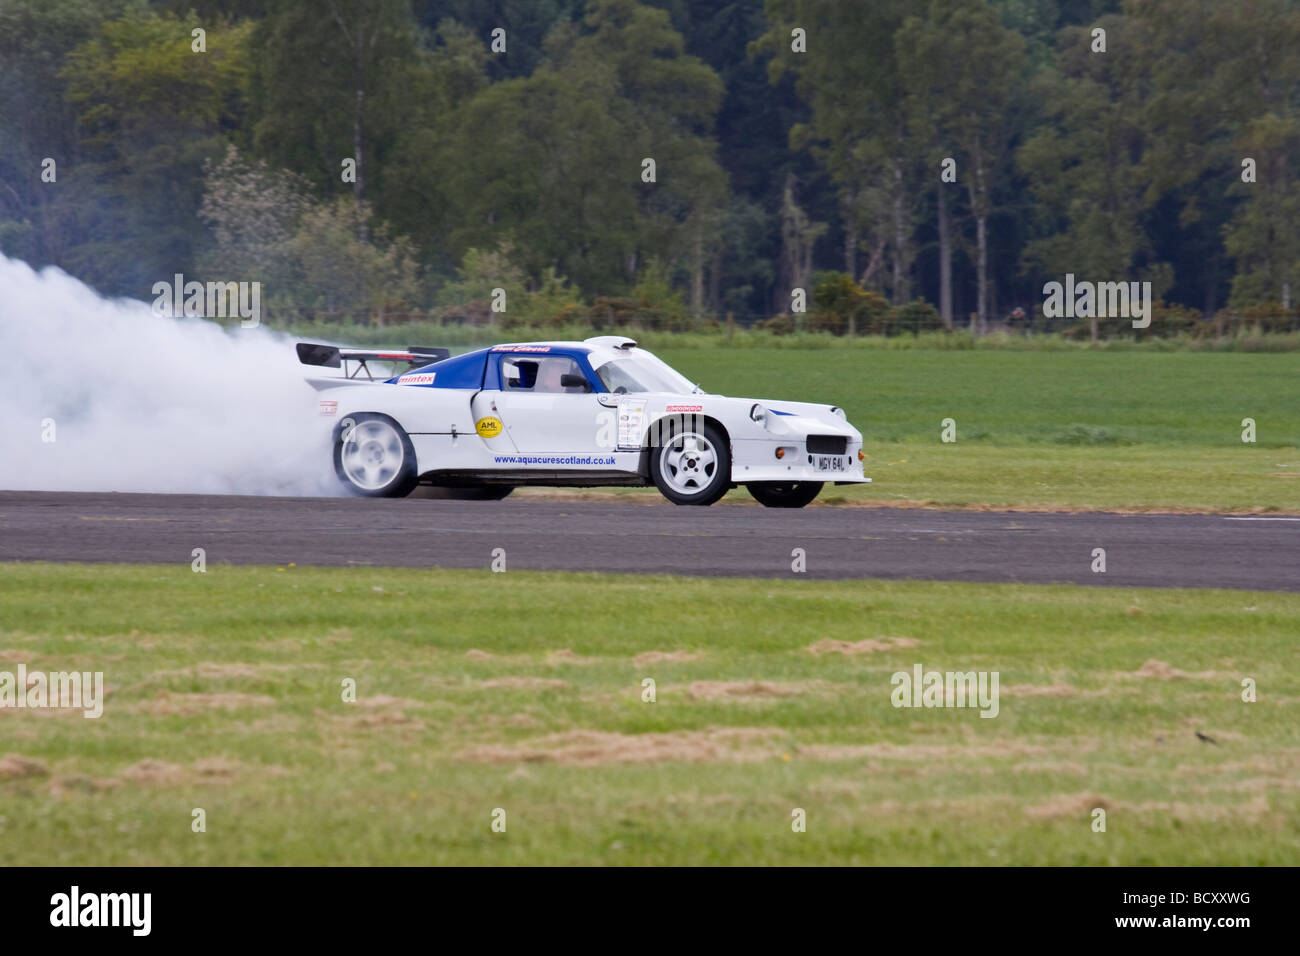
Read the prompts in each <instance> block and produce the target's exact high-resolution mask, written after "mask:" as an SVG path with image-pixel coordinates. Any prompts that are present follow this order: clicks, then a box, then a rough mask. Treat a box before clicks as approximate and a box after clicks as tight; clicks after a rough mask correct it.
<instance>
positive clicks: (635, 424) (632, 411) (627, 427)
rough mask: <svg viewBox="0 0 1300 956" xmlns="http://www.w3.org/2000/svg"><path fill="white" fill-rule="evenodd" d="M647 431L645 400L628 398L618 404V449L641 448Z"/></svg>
mask: <svg viewBox="0 0 1300 956" xmlns="http://www.w3.org/2000/svg"><path fill="white" fill-rule="evenodd" d="M644 431H645V399H643V398H628V399H624V400H623V401H621V402H619V403H618V447H619V448H639V447H640V446H641V436H642V434H643V433H644Z"/></svg>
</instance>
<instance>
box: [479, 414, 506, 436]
mask: <svg viewBox="0 0 1300 956" xmlns="http://www.w3.org/2000/svg"><path fill="white" fill-rule="evenodd" d="M474 430H475V431H476V432H478V433H479V434H480V435H482V436H483V437H484V438H496V437H497V435H500V434H501V419H499V418H495V417H493V416H491V415H489V416H488V417H487V418H480V419H479V420H478V421H476V422H475V423H474Z"/></svg>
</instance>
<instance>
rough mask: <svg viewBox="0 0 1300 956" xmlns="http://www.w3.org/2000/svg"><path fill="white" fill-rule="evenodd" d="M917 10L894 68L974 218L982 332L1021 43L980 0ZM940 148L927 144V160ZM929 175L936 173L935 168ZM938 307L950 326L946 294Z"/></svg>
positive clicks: (943, 0) (933, 1)
mask: <svg viewBox="0 0 1300 956" xmlns="http://www.w3.org/2000/svg"><path fill="white" fill-rule="evenodd" d="M924 10H925V16H924V17H920V16H911V17H909V18H908V19H907V21H906V22H905V23H904V24H903V26H902V28H901V29H900V30H899V32H898V35H897V37H896V40H895V43H896V46H897V49H898V62H899V68H900V69H901V70H902V71H903V73H904V75H905V76H906V77H907V82H908V86H909V94H910V98H911V102H912V104H913V110H914V111H915V112H917V113H920V114H928V115H929V117H930V123H931V124H932V128H933V129H934V130H935V131H936V132H937V133H938V135H939V141H941V142H942V141H944V140H946V141H947V142H948V150H949V151H948V152H947V153H946V155H947V156H949V157H952V158H953V159H955V160H956V161H957V163H956V170H957V180H958V182H964V183H965V184H966V192H967V196H968V197H969V200H970V213H971V216H972V218H973V219H974V221H975V245H976V266H975V275H976V282H977V284H978V289H977V292H976V296H975V302H976V320H977V322H978V332H979V334H981V335H982V334H984V333H985V332H987V331H988V324H989V292H988V282H989V264H988V258H989V238H988V222H989V217H990V216H991V215H992V213H993V211H994V191H995V189H996V187H997V184H998V182H999V180H1000V179H1001V177H1002V176H1003V173H1004V168H1005V164H1006V161H1007V158H1008V155H1009V151H1010V148H1011V142H1012V139H1013V137H1014V136H1015V135H1016V133H1017V132H1018V130H1017V129H1016V127H1015V125H1014V123H1013V120H1012V106H1013V102H1014V99H1015V97H1016V92H1017V87H1018V85H1019V84H1020V83H1021V81H1022V79H1023V76H1024V72H1025V66H1026V61H1025V57H1024V47H1025V44H1024V40H1023V38H1022V37H1021V36H1020V35H1019V34H1017V33H1015V32H1014V31H1012V30H1009V29H1007V28H1006V27H1004V26H1002V24H1001V23H1000V21H999V19H998V14H997V12H996V11H995V10H994V9H993V7H992V6H990V4H989V3H988V0H929V4H928V6H927V7H925V8H924ZM914 122H915V123H916V125H917V126H918V127H919V126H921V125H922V124H923V123H924V122H925V121H924V119H923V118H922V116H921V115H918V116H917V117H916V119H915V121H914ZM942 151H943V150H942V149H940V150H938V151H936V150H934V148H933V147H931V151H930V154H929V156H930V159H931V160H933V158H934V157H935V155H936V153H937V152H942ZM931 174H932V175H936V177H937V168H935V167H932V173H931ZM944 185H946V184H944V183H940V185H939V197H940V224H939V228H940V232H939V234H940V241H941V243H944V242H945V239H946V234H947V231H948V227H947V225H946V223H945V222H944V219H945V217H946V215H947V205H946V190H944V188H943V187H944ZM945 244H946V245H947V248H946V249H944V250H942V251H941V254H940V255H941V263H940V264H941V269H942V270H943V272H944V273H945V278H948V277H950V276H951V265H950V264H946V263H945V262H944V259H945V258H947V257H948V256H950V255H951V245H950V243H945ZM943 284H946V283H941V291H942V286H943ZM941 312H942V314H943V316H944V319H945V322H947V323H949V324H951V321H952V306H951V293H949V300H948V305H947V308H946V309H944V310H941Z"/></svg>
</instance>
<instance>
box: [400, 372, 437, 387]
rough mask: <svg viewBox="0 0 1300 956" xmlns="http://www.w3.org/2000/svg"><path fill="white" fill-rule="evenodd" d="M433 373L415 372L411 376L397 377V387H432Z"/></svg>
mask: <svg viewBox="0 0 1300 956" xmlns="http://www.w3.org/2000/svg"><path fill="white" fill-rule="evenodd" d="M433 375H434V373H433V372H416V373H414V374H411V375H399V376H397V384H398V385H432V384H433Z"/></svg>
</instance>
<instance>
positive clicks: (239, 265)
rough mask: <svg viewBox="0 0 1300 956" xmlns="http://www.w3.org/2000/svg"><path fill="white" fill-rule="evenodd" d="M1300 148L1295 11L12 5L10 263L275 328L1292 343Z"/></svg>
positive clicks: (4, 66) (1087, 1) (386, 3)
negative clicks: (225, 297) (1130, 307)
mask: <svg viewBox="0 0 1300 956" xmlns="http://www.w3.org/2000/svg"><path fill="white" fill-rule="evenodd" d="M1298 147H1300V2H1296V0H766V2H764V0H642V2H638V0H310V2H309V0H153V2H146V0H0V251H3V252H4V253H5V254H6V255H8V256H11V257H17V258H21V259H24V260H26V261H27V262H29V263H31V264H32V265H33V266H44V265H47V264H54V265H57V266H59V267H61V268H63V269H65V270H67V271H68V272H69V273H71V274H73V275H75V276H77V277H78V278H81V279H83V280H85V281H87V282H89V283H90V284H92V285H94V286H95V287H96V288H98V289H99V290H100V291H102V292H104V293H106V294H111V295H116V296H130V297H134V298H140V299H148V298H150V289H151V287H152V286H153V284H154V283H155V282H157V281H159V280H160V279H162V280H169V279H170V278H171V277H172V276H173V274H176V273H182V274H184V275H185V276H186V277H187V278H198V279H221V280H249V281H260V282H262V283H263V289H264V293H263V295H264V301H265V302H266V303H267V308H268V314H269V315H271V316H272V318H277V317H284V316H292V317H300V316H317V317H322V318H338V317H350V318H361V319H363V320H370V319H373V318H374V317H376V316H379V317H383V316H389V317H393V316H400V315H407V314H410V313H422V314H437V315H439V316H441V317H443V318H444V319H452V320H461V321H476V320H478V319H479V318H481V317H482V315H483V313H485V312H486V311H488V310H489V303H491V301H492V293H493V290H494V289H504V290H506V293H507V295H508V300H507V301H508V302H509V307H508V312H509V314H511V315H512V317H514V318H515V319H516V320H517V321H528V322H537V323H544V322H547V321H556V320H559V319H563V318H566V317H567V318H574V317H582V316H590V315H592V314H594V313H602V314H610V315H613V314H618V315H625V314H647V315H658V316H663V315H667V316H672V317H675V319H674V321H679V322H683V323H686V324H688V325H689V324H690V323H698V322H707V321H710V320H719V319H726V318H728V317H730V318H731V319H732V320H734V321H735V322H737V323H740V324H749V323H752V322H756V321H768V322H782V321H784V322H789V321H790V314H791V308H792V290H794V289H796V288H800V289H803V288H806V289H808V290H809V295H810V296H812V297H813V298H814V301H815V304H816V310H815V311H816V312H817V313H818V315H819V316H820V317H819V319H818V321H820V322H822V323H823V327H825V328H828V329H830V330H831V331H836V332H843V331H845V330H846V329H845V324H846V323H847V324H848V326H849V328H851V329H852V330H853V331H858V332H862V331H879V330H881V328H882V327H881V323H882V322H884V321H885V319H884V318H882V317H883V316H886V315H898V314H907V315H911V316H912V317H913V319H914V324H918V325H925V324H930V325H933V326H934V327H945V326H946V327H950V328H951V327H954V326H956V327H959V328H965V327H970V328H972V329H974V330H975V331H977V332H978V331H984V330H987V329H989V328H991V327H993V326H995V325H998V324H1008V323H1009V324H1013V325H1014V324H1015V322H1016V321H1023V322H1026V323H1032V322H1033V321H1034V319H1035V317H1036V316H1037V317H1039V318H1041V316H1042V303H1043V286H1044V284H1045V283H1046V282H1049V281H1052V280H1059V279H1061V278H1062V277H1063V276H1064V275H1065V274H1067V273H1071V274H1075V275H1078V276H1079V277H1081V278H1087V279H1092V280H1096V281H1115V282H1131V281H1139V280H1140V281H1149V282H1151V283H1152V290H1153V294H1154V296H1155V297H1157V298H1159V299H1161V300H1163V301H1164V302H1165V303H1168V304H1169V305H1168V307H1167V309H1166V312H1165V316H1166V318H1167V321H1168V322H1169V323H1171V324H1174V325H1176V324H1177V323H1178V322H1179V321H1183V322H1186V323H1194V322H1196V321H1204V320H1207V319H1209V318H1210V317H1212V316H1214V315H1215V314H1216V313H1219V312H1220V310H1223V309H1225V308H1227V307H1232V308H1234V309H1247V310H1248V309H1253V310H1254V314H1256V315H1259V314H1264V315H1270V316H1276V317H1281V319H1282V320H1283V321H1287V322H1291V323H1292V324H1294V319H1293V317H1294V315H1295V305H1294V296H1295V289H1296V288H1297V282H1298V281H1300V229H1297V228H1296V222H1297V221H1298V220H1300V148H1298ZM846 303H847V304H846ZM593 310H594V312H593ZM602 310H603V312H602ZM638 310H639V311H638ZM900 310H902V311H901V313H900ZM909 310H910V311H909ZM774 316H775V317H776V318H773V317H774ZM1179 317H1182V318H1181V319H1180V318H1179Z"/></svg>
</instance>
